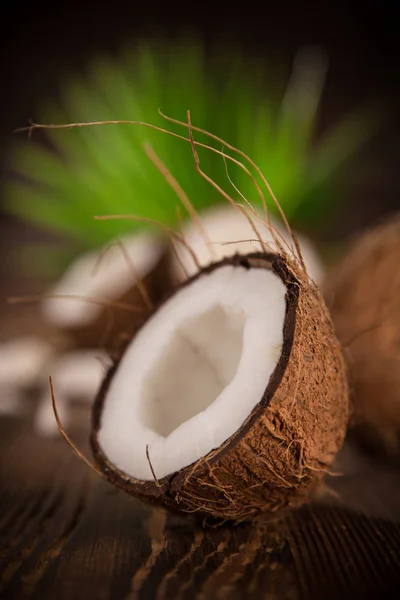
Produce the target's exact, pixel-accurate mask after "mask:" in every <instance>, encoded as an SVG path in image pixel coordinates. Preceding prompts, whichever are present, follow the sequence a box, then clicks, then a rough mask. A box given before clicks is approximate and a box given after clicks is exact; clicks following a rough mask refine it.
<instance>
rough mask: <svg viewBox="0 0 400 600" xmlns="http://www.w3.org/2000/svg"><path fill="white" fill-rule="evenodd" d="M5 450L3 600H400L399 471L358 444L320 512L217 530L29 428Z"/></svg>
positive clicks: (11, 431) (1, 476)
mask: <svg viewBox="0 0 400 600" xmlns="http://www.w3.org/2000/svg"><path fill="white" fill-rule="evenodd" d="M84 438H86V434H85V435H83V434H82V431H81V432H80V433H79V432H78V433H77V434H76V435H75V440H76V441H78V442H79V443H80V444H81V445H84V444H85V443H86V442H85V439H84ZM0 449H1V452H0V484H1V496H0V598H1V599H6V598H7V599H25V598H32V599H37V600H56V599H57V600H58V599H59V600H72V599H84V600H92V599H93V600H102V599H111V600H120V599H121V600H147V599H155V600H163V599H164V600H165V599H172V600H189V599H190V600H191V599H193V600H208V599H210V600H212V599H232V600H239V599H246V600H247V599H248V600H251V599H254V600H259V599H277V600H286V599H287V600H292V599H293V600H297V599H309V598H311V599H314V598H315V599H317V600H319V599H321V600H325V599H340V600H342V599H344V598H354V599H366V598H381V597H385V598H400V470H399V469H398V468H396V467H395V466H389V465H385V464H383V463H377V462H373V461H371V460H370V459H368V458H367V457H366V456H364V455H362V454H361V453H360V452H358V451H356V450H355V449H354V448H352V447H351V446H350V445H349V444H347V445H346V446H345V448H344V450H343V452H342V454H341V456H340V459H339V464H338V468H339V469H341V470H342V471H343V472H344V474H343V475H342V476H337V477H329V478H328V479H327V486H328V488H329V493H327V494H325V496H324V497H322V498H321V499H320V500H319V501H318V502H316V503H315V504H313V505H309V506H307V507H304V508H302V509H301V510H299V511H297V512H296V513H293V514H292V515H290V516H288V517H286V518H285V519H284V520H283V521H281V522H280V523H278V524H273V525H272V524H267V523H264V524H263V523H260V524H258V525H241V526H237V527H233V528H232V527H220V528H218V529H207V530H203V529H202V528H200V527H199V526H196V525H194V524H193V523H192V522H191V521H190V520H189V519H185V518H183V519H181V518H178V517H175V516H170V515H166V514H165V513H163V512H162V511H156V510H153V509H150V508H147V507H146V506H144V505H143V504H141V503H140V502H138V501H136V500H133V499H131V498H129V497H128V496H127V495H125V494H124V493H122V492H119V491H117V490H115V489H114V488H113V487H112V486H110V485H108V484H107V483H106V482H104V481H102V480H99V479H98V478H97V477H96V475H95V474H93V473H92V472H90V470H89V469H88V467H86V466H85V465H84V464H83V463H81V462H80V461H79V460H78V459H77V458H76V457H75V455H73V454H72V452H71V450H70V449H69V448H68V447H67V446H66V444H65V443H64V442H63V440H62V439H59V438H56V439H46V438H41V437H39V436H37V435H36V434H35V433H34V432H33V430H32V427H31V425H30V423H29V419H26V420H21V419H16V418H15V417H14V418H10V417H1V418H0ZM86 449H87V448H86ZM87 451H88V449H87Z"/></svg>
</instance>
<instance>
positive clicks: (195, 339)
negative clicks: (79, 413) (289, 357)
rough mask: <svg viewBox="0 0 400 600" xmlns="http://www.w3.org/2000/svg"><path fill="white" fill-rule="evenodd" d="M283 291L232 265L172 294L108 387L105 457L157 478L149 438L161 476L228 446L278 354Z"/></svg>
mask: <svg viewBox="0 0 400 600" xmlns="http://www.w3.org/2000/svg"><path fill="white" fill-rule="evenodd" d="M285 294H286V288H285V286H284V284H283V283H282V281H281V280H280V279H279V278H278V277H276V275H274V274H273V273H272V272H271V271H267V270H264V269H252V270H246V269H244V268H243V269H240V268H234V267H232V266H226V267H222V268H220V269H218V270H216V271H214V272H213V273H210V274H209V275H205V276H203V277H201V278H200V279H199V280H198V281H196V282H195V283H193V284H192V285H191V286H189V287H187V288H185V289H183V290H182V291H181V292H180V293H179V294H178V295H176V296H174V297H173V298H172V299H171V300H169V301H168V302H167V303H166V304H165V305H164V306H163V307H162V308H161V309H160V310H159V311H158V312H157V313H156V315H155V316H154V317H153V318H151V319H150V321H148V323H147V324H146V325H145V326H144V327H143V329H142V330H141V331H140V332H139V334H138V335H137V336H136V337H135V339H134V342H133V343H132V345H131V346H130V348H129V350H128V351H127V353H126V354H125V356H124V358H123V360H122V362H121V364H120V366H119V369H118V374H117V376H116V377H115V379H114V380H113V381H112V384H111V387H110V389H109V391H108V397H107V398H108V399H107V402H106V404H105V407H104V412H103V415H102V426H101V429H100V431H99V438H98V439H99V444H100V446H101V447H102V449H103V451H104V452H105V454H106V455H107V457H108V458H109V459H110V460H111V461H112V462H113V463H114V464H115V465H116V466H117V467H118V468H119V469H121V470H122V471H124V472H126V473H129V474H130V475H131V476H133V477H135V478H138V479H143V480H152V478H153V476H152V473H151V470H150V467H149V462H148V460H147V458H146V454H145V452H144V448H145V447H146V444H149V445H150V452H151V461H152V465H153V467H154V470H155V472H156V473H157V477H160V478H161V477H164V476H165V475H168V474H169V473H173V472H175V471H179V470H180V469H182V468H183V467H186V466H187V465H189V464H191V463H192V462H194V461H196V460H198V459H199V458H200V457H201V456H204V455H206V454H207V453H208V452H210V451H211V450H212V449H213V448H218V447H219V446H220V445H221V444H222V443H223V442H225V440H226V439H228V438H229V436H230V435H232V434H233V433H234V432H235V431H236V430H237V429H239V428H240V426H241V425H242V423H243V422H244V421H245V419H246V417H247V416H248V415H249V414H250V413H251V411H252V409H253V408H254V406H255V405H256V404H257V403H258V402H259V401H260V398H261V397H262V395H263V393H264V390H265V386H266V382H268V380H269V378H270V376H271V374H272V372H273V370H274V368H275V366H276V363H277V361H278V359H279V356H280V354H281V346H282V335H283V334H282V332H283V323H284V319H285V310H286V301H285ZM216 341H218V343H216ZM133 365H134V370H133V369H132V366H133ZM249 373H251V378H249ZM122 414H123V415H124V418H123V419H121V415H122Z"/></svg>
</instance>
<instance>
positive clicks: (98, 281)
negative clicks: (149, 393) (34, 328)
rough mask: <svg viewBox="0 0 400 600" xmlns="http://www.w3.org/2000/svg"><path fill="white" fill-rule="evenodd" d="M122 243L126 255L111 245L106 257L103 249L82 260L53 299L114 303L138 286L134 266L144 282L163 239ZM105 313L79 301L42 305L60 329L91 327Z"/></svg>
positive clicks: (144, 237)
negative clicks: (66, 296)
mask: <svg viewBox="0 0 400 600" xmlns="http://www.w3.org/2000/svg"><path fill="white" fill-rule="evenodd" d="M120 242H121V244H122V245H123V248H124V251H123V250H122V249H121V246H120V244H118V243H117V242H116V243H115V244H114V245H112V244H113V241H111V242H110V244H109V248H108V249H107V250H106V251H104V254H103V256H101V253H102V250H101V249H99V250H98V251H92V252H88V253H86V254H84V255H82V256H80V257H79V258H78V259H77V260H76V261H75V262H73V263H72V264H71V265H70V267H69V268H68V269H67V270H66V272H65V273H64V274H63V276H62V277H61V278H60V279H59V280H58V281H57V282H56V284H55V285H54V286H53V288H52V289H50V290H49V295H52V296H63V295H68V296H73V295H76V296H83V297H85V296H86V297H88V298H98V299H100V300H101V299H106V300H111V301H112V300H117V299H118V298H120V297H122V296H123V295H124V294H125V293H126V292H128V291H129V289H130V288H131V287H132V285H133V284H134V273H133V272H132V265H131V264H130V262H132V263H133V265H134V267H135V271H136V273H137V276H138V277H139V278H140V279H143V278H144V277H146V276H147V275H148V274H149V273H150V272H151V271H152V269H154V267H155V266H156V264H157V262H158V261H159V260H160V258H161V255H162V252H163V245H162V242H161V240H160V238H159V236H156V235H153V234H151V233H147V232H141V233H135V234H132V235H129V236H125V237H123V238H121V239H120ZM124 252H125V253H126V255H127V256H128V257H129V260H127V257H126V256H125V254H124ZM100 257H101V260H100ZM101 311H102V306H101V305H100V304H94V303H91V302H87V301H84V300H81V299H78V298H75V299H71V298H62V297H59V298H46V299H45V300H44V301H43V302H42V314H43V316H44V318H45V319H46V321H47V322H49V323H50V324H52V325H54V326H56V327H59V328H69V327H72V328H77V327H82V326H85V325H88V324H90V323H92V322H93V321H94V320H95V319H97V317H98V316H99V315H100V314H101Z"/></svg>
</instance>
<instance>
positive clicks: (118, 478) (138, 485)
mask: <svg viewBox="0 0 400 600" xmlns="http://www.w3.org/2000/svg"><path fill="white" fill-rule="evenodd" d="M223 265H233V266H241V267H245V268H246V269H271V270H272V271H273V272H274V273H275V274H276V275H277V276H278V277H280V278H281V280H282V281H283V282H284V283H285V285H286V287H287V293H286V316H285V321H284V332H283V348H282V353H281V355H280V358H279V360H278V362H277V364H276V367H275V370H274V371H273V374H272V376H271V378H270V380H269V381H266V387H265V392H264V394H263V397H262V398H260V402H259V404H258V405H256V407H255V408H254V410H253V411H252V412H251V413H250V414H249V416H248V418H247V420H246V421H245V422H244V423H243V425H242V426H241V427H240V428H239V430H237V431H236V432H235V433H234V435H232V436H231V437H230V438H229V439H228V440H227V441H226V442H225V443H224V444H222V445H221V446H220V447H219V448H216V449H214V450H213V451H212V452H210V453H209V454H208V455H206V456H204V457H202V458H200V459H199V460H198V461H197V462H195V463H194V464H192V465H190V466H188V467H186V468H184V469H182V470H181V471H179V472H175V473H171V474H170V475H168V476H166V477H163V478H162V479H160V480H157V479H156V478H155V479H154V481H140V480H137V479H133V478H132V477H130V476H129V475H128V474H126V473H123V472H121V471H120V470H118V469H117V468H116V467H115V465H113V464H112V463H111V462H110V461H109V460H108V459H107V456H105V454H104V453H103V451H102V449H101V447H100V445H99V443H98V435H97V434H98V431H99V428H100V426H101V419H102V408H103V405H104V402H105V400H106V397H107V390H108V387H109V384H110V382H111V380H112V378H113V377H114V375H115V373H116V371H117V370H118V363H117V364H116V365H115V366H114V367H113V368H112V369H111V371H110V372H109V374H108V377H107V378H106V380H105V381H104V384H103V386H102V389H101V391H100V394H99V396H98V398H97V400H96V402H95V405H94V409H93V428H92V436H91V444H92V449H93V453H94V457H95V461H96V463H97V465H98V466H99V468H100V469H101V470H102V472H103V473H104V474H105V475H106V477H107V478H108V480H109V481H110V482H112V483H113V484H114V485H116V486H117V487H119V488H122V489H123V490H125V491H126V492H128V493H130V494H132V495H134V496H136V497H138V498H140V499H142V500H143V501H146V502H150V503H153V504H158V505H163V506H165V507H167V508H170V509H172V510H178V511H181V512H183V513H190V514H192V515H195V516H198V517H201V518H207V519H210V520H211V521H214V520H217V521H223V522H225V521H233V522H241V521H244V520H249V519H253V518H256V517H258V516H259V515H264V516H273V515H275V514H276V513H277V512H278V511H283V510H284V509H287V508H289V507H294V506H297V505H300V504H301V503H303V502H304V501H305V500H306V499H307V498H309V497H310V495H312V493H313V492H314V491H315V490H316V489H317V488H318V486H319V484H320V482H321V480H322V478H323V476H324V474H325V473H326V472H327V470H328V469H329V467H330V466H331V465H332V463H333V461H334V459H335V456H336V454H337V452H338V450H339V449H340V447H341V445H342V442H343V439H344V436H345V431H346V426H347V419H348V392H347V382H346V381H347V380H346V373H345V365H344V360H343V357H342V352H341V348H340V345H339V343H338V341H337V339H336V337H335V335H334V333H333V327H332V323H331V319H330V317H329V315H328V312H327V309H326V306H325V304H324V301H323V300H322V297H321V295H320V292H319V289H318V288H317V287H316V286H315V285H314V284H312V283H310V281H309V279H308V277H307V276H306V275H305V273H304V272H303V271H302V270H300V269H299V268H298V267H297V265H295V264H294V263H293V262H291V261H289V259H286V258H284V257H283V256H281V255H278V254H272V253H271V254H262V253H254V254H250V255H247V256H239V255H236V256H234V257H230V258H226V259H224V260H222V261H220V262H218V263H214V264H211V265H210V266H208V267H206V268H204V269H203V270H201V271H200V272H199V273H198V274H197V275H195V276H194V277H192V278H191V279H189V280H188V281H187V282H185V283H184V284H183V286H188V285H191V283H192V282H193V281H195V280H196V279H197V278H199V277H202V275H203V274H205V273H209V272H211V271H213V270H214V269H218V268H220V267H221V266H223ZM179 289H181V288H178V290H177V291H176V292H175V293H176V294H178V293H179ZM250 376H251V374H250Z"/></svg>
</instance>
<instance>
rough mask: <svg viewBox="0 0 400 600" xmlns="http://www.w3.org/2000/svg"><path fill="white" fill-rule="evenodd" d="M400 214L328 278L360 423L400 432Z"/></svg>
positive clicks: (391, 436)
mask: <svg viewBox="0 0 400 600" xmlns="http://www.w3.org/2000/svg"><path fill="white" fill-rule="evenodd" d="M399 263H400V216H399V215H397V216H395V217H394V218H392V219H390V220H389V221H387V222H385V223H383V224H381V225H380V226H378V227H376V228H374V229H373V230H370V231H368V232H366V233H364V234H363V235H361V236H360V237H359V238H358V239H357V240H356V241H355V242H354V244H353V246H352V248H351V249H350V251H349V252H348V254H347V255H346V256H345V257H344V259H343V260H342V262H341V263H340V264H339V265H338V266H337V268H336V270H335V271H334V272H333V273H332V275H331V277H329V278H328V284H327V290H326V297H327V301H328V303H329V306H330V309H331V314H332V318H333V321H334V325H335V328H336V332H337V335H338V337H339V339H340V340H341V341H342V343H343V345H344V346H346V347H347V350H346V353H345V355H347V357H348V362H349V377H350V386H351V398H352V401H353V402H352V403H353V410H354V415H353V422H354V424H358V425H360V424H362V423H364V424H368V425H369V426H371V427H372V429H373V430H375V433H376V432H379V433H381V434H382V435H383V437H384V440H385V442H386V443H387V449H390V448H393V449H394V445H395V444H396V437H397V432H398V431H399V430H400V345H399V339H400V338H399V330H400V269H399Z"/></svg>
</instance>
